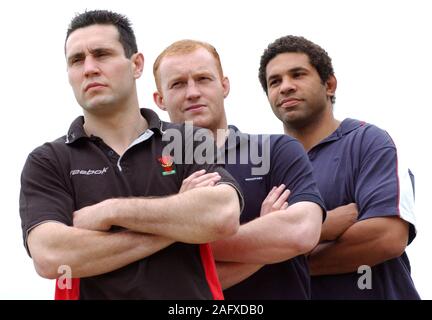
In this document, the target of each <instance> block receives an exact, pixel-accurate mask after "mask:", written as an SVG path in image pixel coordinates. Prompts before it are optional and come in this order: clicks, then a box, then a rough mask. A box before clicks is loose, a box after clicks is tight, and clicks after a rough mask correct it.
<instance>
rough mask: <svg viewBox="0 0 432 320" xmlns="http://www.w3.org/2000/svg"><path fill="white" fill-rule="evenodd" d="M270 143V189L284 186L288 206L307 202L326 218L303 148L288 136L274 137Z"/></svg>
mask: <svg viewBox="0 0 432 320" xmlns="http://www.w3.org/2000/svg"><path fill="white" fill-rule="evenodd" d="M273 138H274V139H275V140H274V141H272V143H271V159H270V163H271V170H270V184H271V185H270V187H272V186H276V187H277V186H279V185H281V184H285V185H286V188H287V189H289V190H290V192H291V193H290V196H289V198H288V203H289V204H290V205H292V204H294V203H297V202H300V201H309V202H314V203H316V204H318V205H319V206H320V207H321V209H322V211H323V221H324V219H325V217H326V212H327V211H326V208H325V205H324V201H323V200H322V197H321V195H320V193H319V190H318V187H317V184H316V182H315V180H314V178H313V169H312V165H311V163H310V161H309V158H308V156H307V154H306V152H305V151H304V148H303V146H302V145H301V144H300V143H299V142H298V141H297V140H295V139H293V138H291V137H288V136H274V137H273Z"/></svg>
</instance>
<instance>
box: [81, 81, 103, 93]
mask: <svg viewBox="0 0 432 320" xmlns="http://www.w3.org/2000/svg"><path fill="white" fill-rule="evenodd" d="M104 87H106V85H104V84H102V83H99V82H92V83H89V84H88V85H86V86H85V88H84V92H87V91H89V90H91V89H97V88H104Z"/></svg>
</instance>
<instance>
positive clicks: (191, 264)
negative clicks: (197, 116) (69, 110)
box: [20, 11, 242, 299]
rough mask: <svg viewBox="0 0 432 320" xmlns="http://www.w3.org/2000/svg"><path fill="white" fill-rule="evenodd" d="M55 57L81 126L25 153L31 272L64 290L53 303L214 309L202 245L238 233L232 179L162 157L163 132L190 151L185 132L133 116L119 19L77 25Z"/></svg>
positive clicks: (105, 16) (213, 167) (128, 47)
mask: <svg viewBox="0 0 432 320" xmlns="http://www.w3.org/2000/svg"><path fill="white" fill-rule="evenodd" d="M65 55H66V61H67V72H68V78H69V82H70V84H71V86H72V89H73V91H74V94H75V97H76V100H77V102H78V103H79V104H80V106H81V107H82V109H83V116H81V117H78V118H77V119H76V120H75V121H74V122H73V123H72V125H71V126H70V128H69V131H68V133H67V134H66V135H65V136H63V137H61V138H59V139H57V140H55V141H53V142H50V143H46V144H44V145H42V146H40V147H38V148H37V149H35V150H34V151H33V152H31V154H30V155H29V157H28V159H27V161H26V164H25V166H24V169H23V172H22V178H21V194H20V214H21V219H22V228H23V236H24V243H25V246H26V249H27V250H28V253H29V255H31V257H32V258H33V262H34V265H35V268H36V271H37V272H38V273H39V274H40V275H41V276H42V277H44V278H49V279H55V278H58V277H59V276H60V275H61V276H62V277H61V278H62V280H66V283H59V287H58V291H57V297H58V298H73V299H77V298H79V299H222V298H223V295H222V290H221V286H220V283H219V281H218V278H217V273H216V268H215V264H214V259H213V256H212V253H211V250H210V246H209V244H208V243H209V242H212V241H215V240H218V239H221V238H223V237H226V236H230V235H232V234H234V233H235V232H236V231H237V229H238V217H239V214H240V208H241V207H242V195H241V193H240V191H239V187H238V185H237V183H236V181H235V180H234V179H233V178H232V177H231V176H230V175H229V174H228V173H227V172H226V171H225V170H224V169H223V168H221V167H220V166H218V165H217V164H215V163H204V164H197V163H196V162H195V161H194V162H192V163H190V164H188V163H186V164H185V163H183V162H177V161H174V160H173V157H172V156H171V154H169V153H168V154H166V153H165V147H166V146H167V144H168V141H167V140H166V139H165V138H164V136H165V134H166V132H167V131H169V130H171V131H172V130H175V131H176V132H179V133H180V140H181V141H174V142H175V143H176V146H177V145H179V146H180V148H177V150H180V151H179V152H181V153H182V154H183V153H184V154H186V151H185V150H189V149H190V150H192V151H193V150H194V148H195V147H197V145H196V144H194V145H191V144H192V143H193V141H190V140H187V139H186V138H185V133H184V131H185V128H184V126H181V125H174V124H170V123H166V122H162V121H160V120H159V118H158V117H157V115H156V114H155V113H154V112H152V111H151V110H148V109H140V108H139V105H138V98H137V91H136V79H138V78H139V77H140V76H141V74H142V70H143V64H144V57H143V55H142V54H141V53H139V52H138V51H137V46H136V42H135V36H134V34H133V31H132V29H131V27H130V23H129V21H128V20H127V19H126V18H125V17H124V16H121V15H118V14H116V13H112V12H109V11H89V12H85V13H83V14H81V15H78V16H77V17H76V18H75V19H74V20H73V21H72V24H71V27H70V29H69V31H68V34H67V37H66V43H65ZM189 147H191V148H189ZM188 148H189V149H188ZM174 156H177V155H174ZM176 159H177V158H176ZM202 171H205V172H208V173H209V172H213V173H212V174H211V178H210V180H211V181H210V182H211V183H209V186H208V187H207V186H204V187H200V188H193V186H192V187H188V188H185V187H184V186H183V181H187V177H190V176H192V177H193V176H194V175H196V174H197V173H196V172H202ZM186 184H187V185H188V182H187V183H186ZM198 186H199V185H198ZM179 192H180V193H179ZM64 272H66V273H67V275H68V276H69V278H70V276H72V277H75V278H80V279H79V281H78V280H75V281H73V282H72V283H71V282H70V279H69V278H66V279H64V277H63V275H64ZM71 286H72V288H71ZM62 290H64V294H62V293H61V291H62ZM59 291H60V292H59ZM68 294H73V296H70V295H69V296H68Z"/></svg>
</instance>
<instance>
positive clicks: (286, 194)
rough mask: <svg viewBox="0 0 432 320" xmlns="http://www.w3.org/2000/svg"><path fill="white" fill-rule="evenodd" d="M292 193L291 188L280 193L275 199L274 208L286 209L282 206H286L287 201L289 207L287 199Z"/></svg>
mask: <svg viewBox="0 0 432 320" xmlns="http://www.w3.org/2000/svg"><path fill="white" fill-rule="evenodd" d="M290 193H291V192H290V190H288V189H287V190H285V191H284V192H283V193H282V194H281V195H280V197H279V198H278V199H277V200H276V201H275V203H274V204H273V209H274V210H284V209H282V206H284V204H285V203H286V204H287V207H288V203H287V200H288V197H289V195H290ZM285 209H286V208H285Z"/></svg>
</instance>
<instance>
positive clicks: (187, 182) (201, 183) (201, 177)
mask: <svg viewBox="0 0 432 320" xmlns="http://www.w3.org/2000/svg"><path fill="white" fill-rule="evenodd" d="M205 172H206V171H205V170H199V171H196V172H194V173H192V174H191V175H190V176H189V177H187V178H186V179H184V180H183V183H182V186H181V188H180V192H184V191H187V190H191V189H194V188H199V187H207V186H214V185H215V184H216V183H217V182H218V181H219V180H220V179H221V176H220V175H219V173H217V172H211V173H205Z"/></svg>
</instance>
